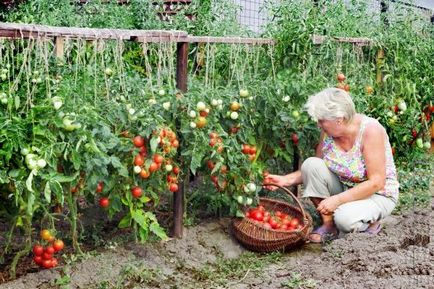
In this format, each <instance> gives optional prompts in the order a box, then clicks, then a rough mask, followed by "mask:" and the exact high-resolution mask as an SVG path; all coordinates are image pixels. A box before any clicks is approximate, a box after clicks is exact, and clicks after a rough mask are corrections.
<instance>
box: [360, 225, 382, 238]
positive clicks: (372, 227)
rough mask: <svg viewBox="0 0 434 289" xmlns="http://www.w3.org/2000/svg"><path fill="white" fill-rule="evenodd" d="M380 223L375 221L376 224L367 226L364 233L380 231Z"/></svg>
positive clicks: (371, 233)
mask: <svg viewBox="0 0 434 289" xmlns="http://www.w3.org/2000/svg"><path fill="white" fill-rule="evenodd" d="M381 227H382V226H381V224H380V223H377V225H374V226H369V227H368V228H367V229H366V230H365V231H363V232H364V233H367V234H370V235H377V234H378V233H379V232H380V231H381Z"/></svg>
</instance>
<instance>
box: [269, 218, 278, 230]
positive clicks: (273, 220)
mask: <svg viewBox="0 0 434 289" xmlns="http://www.w3.org/2000/svg"><path fill="white" fill-rule="evenodd" d="M268 224H270V226H271V228H273V229H276V228H277V224H278V223H277V221H276V219H274V218H270V220H268Z"/></svg>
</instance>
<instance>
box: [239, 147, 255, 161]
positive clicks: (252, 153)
mask: <svg viewBox="0 0 434 289" xmlns="http://www.w3.org/2000/svg"><path fill="white" fill-rule="evenodd" d="M241 152H242V153H243V154H245V155H248V158H249V161H251V162H252V161H254V160H255V158H256V146H255V145H248V144H243V145H242V147H241Z"/></svg>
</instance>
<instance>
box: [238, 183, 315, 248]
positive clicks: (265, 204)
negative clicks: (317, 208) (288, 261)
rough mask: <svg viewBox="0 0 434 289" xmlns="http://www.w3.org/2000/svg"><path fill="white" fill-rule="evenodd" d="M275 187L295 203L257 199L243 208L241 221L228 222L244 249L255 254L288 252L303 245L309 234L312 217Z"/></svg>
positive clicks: (288, 192)
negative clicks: (257, 203) (249, 205)
mask: <svg viewBox="0 0 434 289" xmlns="http://www.w3.org/2000/svg"><path fill="white" fill-rule="evenodd" d="M268 185H269V186H276V187H278V188H279V189H281V190H283V191H285V192H286V193H287V194H288V195H289V196H291V197H292V198H293V199H294V201H295V203H296V206H295V205H292V204H290V203H288V202H285V201H281V200H276V199H269V198H259V205H258V206H257V207H255V208H246V209H245V210H244V217H243V218H236V219H234V220H233V221H232V232H233V235H234V236H235V238H236V239H237V240H238V241H239V242H240V243H241V244H242V245H243V246H244V247H246V248H247V249H249V250H252V251H256V252H271V251H276V250H288V249H291V248H294V247H297V246H299V245H301V244H303V243H304V242H305V241H306V240H307V237H308V235H309V233H310V232H311V231H312V217H311V216H310V215H309V214H308V213H307V212H306V211H305V210H304V208H303V206H302V205H301V203H300V201H299V200H298V199H297V198H296V197H295V196H294V195H293V194H292V193H291V191H290V190H288V189H287V188H284V187H281V186H278V185H275V184H267V186H268Z"/></svg>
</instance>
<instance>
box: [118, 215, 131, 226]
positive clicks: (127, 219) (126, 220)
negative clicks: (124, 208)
mask: <svg viewBox="0 0 434 289" xmlns="http://www.w3.org/2000/svg"><path fill="white" fill-rule="evenodd" d="M130 226H131V215H130V214H127V215H125V216H124V217H123V218H122V220H121V221H120V222H119V224H118V228H120V229H124V228H128V227H130Z"/></svg>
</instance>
